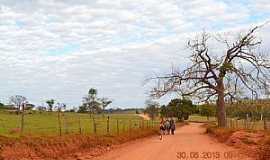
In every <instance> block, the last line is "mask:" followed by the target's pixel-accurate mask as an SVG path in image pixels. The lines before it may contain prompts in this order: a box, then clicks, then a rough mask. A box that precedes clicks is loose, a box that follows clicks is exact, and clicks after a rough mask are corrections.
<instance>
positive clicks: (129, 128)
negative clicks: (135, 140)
mask: <svg viewBox="0 0 270 160" xmlns="http://www.w3.org/2000/svg"><path fill="white" fill-rule="evenodd" d="M128 126H129V127H128V130H129V135H130V134H131V120H129V125H128Z"/></svg>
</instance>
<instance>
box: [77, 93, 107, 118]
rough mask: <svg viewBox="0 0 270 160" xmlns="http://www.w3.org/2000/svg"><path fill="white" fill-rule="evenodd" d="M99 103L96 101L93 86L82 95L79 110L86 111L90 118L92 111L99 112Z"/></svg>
mask: <svg viewBox="0 0 270 160" xmlns="http://www.w3.org/2000/svg"><path fill="white" fill-rule="evenodd" d="M100 106H101V104H100V102H98V101H97V90H96V89H94V88H91V89H89V91H88V95H87V96H85V97H83V104H82V106H81V107H80V108H79V111H88V113H89V116H90V118H91V117H92V114H94V113H101V111H102V109H101V107H100Z"/></svg>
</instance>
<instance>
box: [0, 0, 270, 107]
mask: <svg viewBox="0 0 270 160" xmlns="http://www.w3.org/2000/svg"><path fill="white" fill-rule="evenodd" d="M269 20H270V2H269V0H256V1H251V0H249V1H244V0H239V1H233V0H223V1H222V0H190V1H185V0H144V1H142V0H114V1H112V0H91V1H86V0H65V1H64V0H57V1H56V0H46V1H44V0H35V1H32V0H24V1H21V0H0V31H1V35H0V40H1V43H0V55H1V56H0V59H1V63H0V68H1V74H0V78H1V79H2V81H0V100H1V101H2V102H7V101H8V97H9V96H12V95H15V94H20V95H24V96H26V97H27V98H28V99H29V101H30V102H32V103H35V104H37V105H40V104H43V103H44V102H45V100H46V99H49V98H55V99H57V100H58V101H60V102H64V103H67V104H68V105H69V106H78V105H79V104H80V103H81V100H82V97H83V96H84V95H85V94H86V93H87V91H88V89H89V88H91V87H94V88H97V89H98V91H99V96H100V97H103V96H104V97H109V98H111V99H113V104H112V105H111V107H142V106H143V105H144V102H145V100H146V99H147V98H148V97H147V93H148V91H149V89H150V86H151V84H148V85H143V82H144V80H145V79H146V78H148V77H150V76H152V75H155V74H164V73H167V72H169V71H170V68H171V66H172V65H174V66H178V67H179V68H182V67H183V66H185V65H186V63H187V58H188V56H189V53H190V52H188V51H187V50H186V47H185V45H186V42H187V41H188V40H189V39H190V38H191V37H193V36H195V35H196V34H198V33H200V32H201V31H203V30H205V31H208V32H210V33H213V34H215V33H234V32H236V33H237V32H240V31H241V32H242V31H243V32H244V31H245V30H247V29H248V28H250V27H252V26H254V25H258V24H262V23H265V22H266V21H269ZM269 35H270V33H269V24H267V25H266V26H265V27H264V28H263V29H262V30H261V31H260V32H259V33H258V36H259V38H261V39H262V40H263V42H264V46H265V47H267V46H269V44H270V43H269V42H270V41H269ZM170 97H172V96H169V97H166V98H163V99H161V100H160V101H161V102H162V103H164V102H166V101H167V100H168V99H169V98H170Z"/></svg>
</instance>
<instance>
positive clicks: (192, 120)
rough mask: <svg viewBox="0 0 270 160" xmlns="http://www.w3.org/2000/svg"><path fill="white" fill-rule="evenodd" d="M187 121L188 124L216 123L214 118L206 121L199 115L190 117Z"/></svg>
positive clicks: (205, 118)
mask: <svg viewBox="0 0 270 160" xmlns="http://www.w3.org/2000/svg"><path fill="white" fill-rule="evenodd" d="M188 121H190V122H209V121H211V122H213V121H216V117H209V120H208V119H207V117H204V116H200V115H196V114H194V115H190V116H189V119H188Z"/></svg>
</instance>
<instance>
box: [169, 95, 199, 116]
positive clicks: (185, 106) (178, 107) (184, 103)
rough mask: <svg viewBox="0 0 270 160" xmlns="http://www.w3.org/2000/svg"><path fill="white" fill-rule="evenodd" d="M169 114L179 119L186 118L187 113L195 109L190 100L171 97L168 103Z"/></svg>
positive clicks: (189, 113)
mask: <svg viewBox="0 0 270 160" xmlns="http://www.w3.org/2000/svg"><path fill="white" fill-rule="evenodd" d="M167 107H168V110H169V116H170V117H177V119H178V120H179V121H183V120H187V119H188V117H189V115H191V114H192V113H193V112H194V111H195V109H196V108H195V106H194V105H193V104H192V101H191V100H187V99H173V100H171V101H170V102H169V104H168V106H167Z"/></svg>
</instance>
